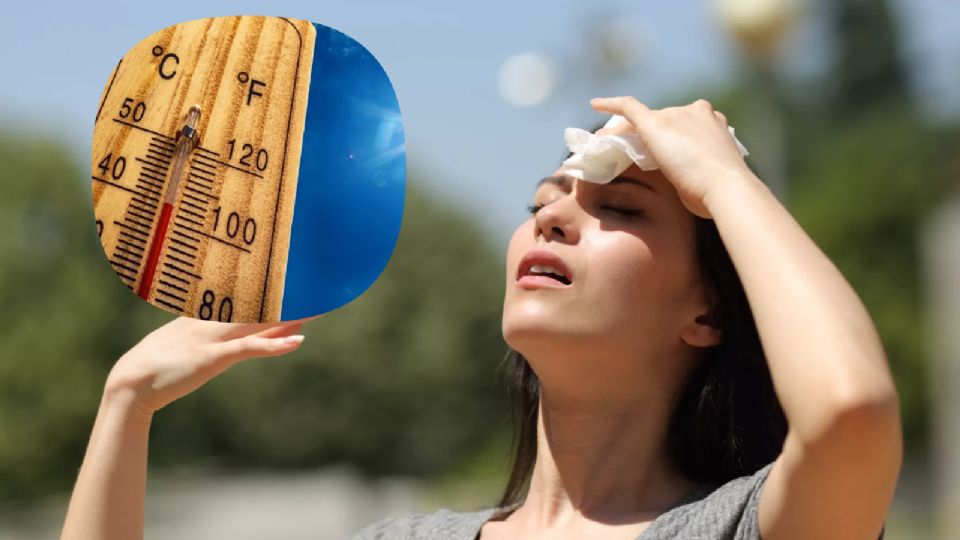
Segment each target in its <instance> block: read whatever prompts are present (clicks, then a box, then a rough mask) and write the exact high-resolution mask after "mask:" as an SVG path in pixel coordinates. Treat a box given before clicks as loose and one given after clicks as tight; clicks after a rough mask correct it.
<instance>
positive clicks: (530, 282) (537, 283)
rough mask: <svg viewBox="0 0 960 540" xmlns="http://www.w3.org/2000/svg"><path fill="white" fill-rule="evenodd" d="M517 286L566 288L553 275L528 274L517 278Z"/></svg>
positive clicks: (522, 287) (525, 287)
mask: <svg viewBox="0 0 960 540" xmlns="http://www.w3.org/2000/svg"><path fill="white" fill-rule="evenodd" d="M517 286H518V287H520V288H521V289H566V288H567V287H569V286H570V285H566V284H564V283H561V282H559V281H557V280H556V279H554V278H552V277H547V276H535V275H526V276H523V277H521V278H520V279H518V280H517Z"/></svg>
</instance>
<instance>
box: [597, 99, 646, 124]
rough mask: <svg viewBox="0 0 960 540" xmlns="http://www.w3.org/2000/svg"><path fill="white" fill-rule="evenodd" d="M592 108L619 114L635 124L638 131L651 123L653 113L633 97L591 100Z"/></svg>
mask: <svg viewBox="0 0 960 540" xmlns="http://www.w3.org/2000/svg"><path fill="white" fill-rule="evenodd" d="M590 106H591V107H593V108H594V109H595V110H598V111H603V112H608V113H611V114H619V115H620V116H623V117H624V118H626V119H627V120H629V121H630V123H631V124H633V125H634V126H635V127H636V128H637V130H638V131H639V130H641V129H642V126H643V125H644V124H646V123H647V122H649V121H650V118H651V116H652V112H651V111H650V109H649V108H648V107H647V106H646V105H644V104H643V103H640V102H639V101H637V98H635V97H633V96H619V97H609V98H593V99H591V100H590Z"/></svg>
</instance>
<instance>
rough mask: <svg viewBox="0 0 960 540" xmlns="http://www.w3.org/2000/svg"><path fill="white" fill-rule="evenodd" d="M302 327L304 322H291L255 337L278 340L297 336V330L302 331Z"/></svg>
mask: <svg viewBox="0 0 960 540" xmlns="http://www.w3.org/2000/svg"><path fill="white" fill-rule="evenodd" d="M302 327H303V321H290V322H289V323H285V324H283V325H281V326H272V327H270V328H267V329H266V330H264V331H262V332H258V333H256V334H253V335H255V336H259V337H265V338H277V337H283V336H289V335H291V334H295V333H296V332H297V330H300V328H302Z"/></svg>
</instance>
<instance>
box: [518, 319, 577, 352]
mask: <svg viewBox="0 0 960 540" xmlns="http://www.w3.org/2000/svg"><path fill="white" fill-rule="evenodd" d="M502 330H503V339H504V341H506V343H507V345H509V346H510V348H511V349H513V350H515V351H517V352H519V353H521V354H524V355H529V354H530V353H531V352H533V351H542V350H550V349H556V348H557V347H569V346H571V345H573V344H575V343H577V342H582V341H586V340H590V339H593V338H592V337H590V336H588V335H587V334H589V332H587V331H586V329H584V328H580V327H578V326H577V325H575V324H571V321H567V320H563V319H554V320H547V319H544V318H542V317H541V318H533V319H531V318H529V317H523V318H520V317H510V318H508V317H504V319H503V326H502Z"/></svg>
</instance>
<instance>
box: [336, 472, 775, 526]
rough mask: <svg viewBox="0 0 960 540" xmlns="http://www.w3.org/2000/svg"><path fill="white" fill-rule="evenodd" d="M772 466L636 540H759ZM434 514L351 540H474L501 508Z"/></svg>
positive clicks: (696, 501)
mask: <svg viewBox="0 0 960 540" xmlns="http://www.w3.org/2000/svg"><path fill="white" fill-rule="evenodd" d="M772 466H773V463H768V464H767V465H765V466H764V467H763V468H761V469H760V470H758V471H757V472H755V473H753V474H752V475H749V476H741V477H739V478H735V479H733V480H731V481H729V482H727V483H726V484H723V485H721V486H719V487H715V488H704V487H701V488H697V489H694V490H693V491H691V492H690V493H689V494H688V495H687V496H686V497H684V498H683V499H681V500H680V501H679V502H677V503H675V504H674V505H673V506H671V507H670V508H668V509H667V510H666V511H665V512H663V513H662V514H660V515H659V516H657V518H656V519H654V520H653V522H651V523H650V525H649V526H648V527H647V528H646V529H644V531H643V532H642V533H641V534H640V536H638V537H637V540H667V539H674V538H683V539H688V538H689V539H695V540H748V539H749V540H760V526H759V524H758V523H757V508H758V505H759V502H760V491H761V489H762V487H763V484H764V481H765V480H766V479H767V474H768V473H769V472H770V468H771V467H772ZM516 506H518V505H514V506H512V507H508V508H506V509H501V508H487V509H485V510H478V511H476V512H451V511H450V510H447V509H441V510H438V511H436V512H434V513H432V514H422V513H407V514H403V515H400V516H395V517H390V518H386V519H383V520H380V521H378V522H376V523H373V524H372V525H369V526H367V527H366V528H364V529H363V530H361V531H360V532H358V533H357V534H356V535H354V536H353V537H352V538H351V540H376V539H384V540H386V539H389V540H394V539H396V540H440V539H443V540H475V539H476V537H477V534H478V533H479V532H480V528H481V527H482V526H483V524H484V523H486V522H487V521H488V520H490V518H492V517H494V514H496V513H497V512H498V511H499V510H510V509H512V508H515V507H516Z"/></svg>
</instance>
